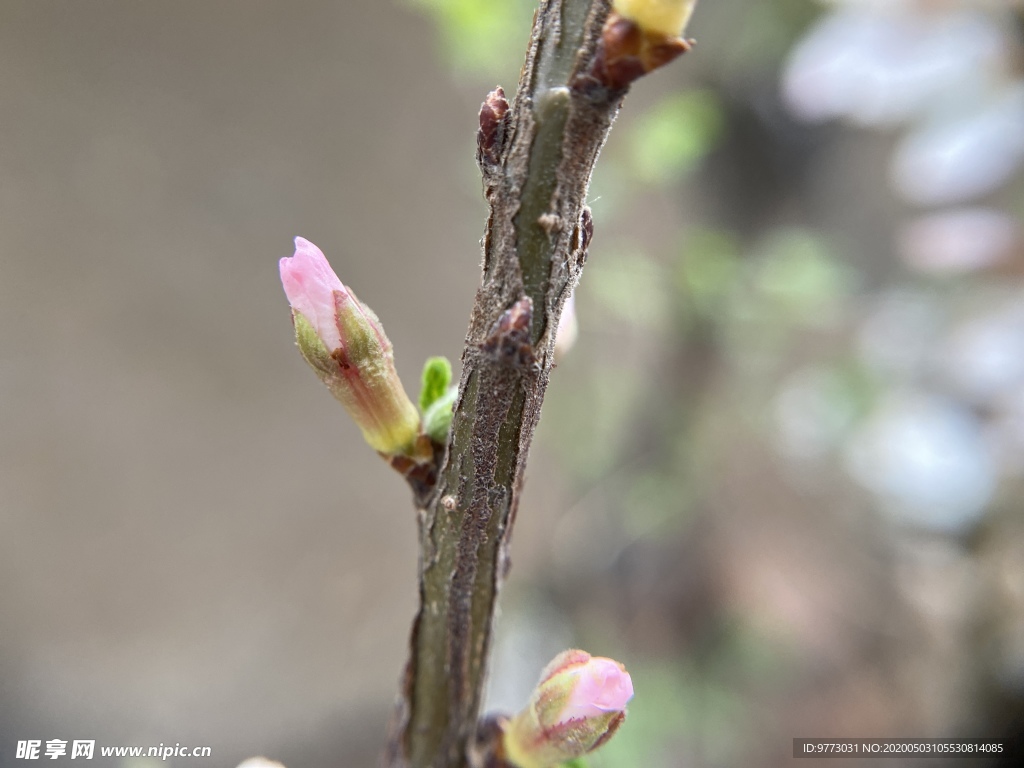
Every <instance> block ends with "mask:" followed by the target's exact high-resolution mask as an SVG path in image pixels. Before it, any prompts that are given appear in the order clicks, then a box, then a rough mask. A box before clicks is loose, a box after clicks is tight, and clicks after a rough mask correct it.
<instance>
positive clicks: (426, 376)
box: [420, 357, 452, 432]
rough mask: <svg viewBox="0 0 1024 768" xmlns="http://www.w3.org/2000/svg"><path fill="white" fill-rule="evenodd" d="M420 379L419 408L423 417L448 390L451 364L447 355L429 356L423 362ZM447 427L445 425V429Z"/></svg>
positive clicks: (450, 380)
mask: <svg viewBox="0 0 1024 768" xmlns="http://www.w3.org/2000/svg"><path fill="white" fill-rule="evenodd" d="M420 380H421V381H422V387H421V389H420V410H421V411H423V415H424V418H425V417H426V414H427V411H428V410H429V409H430V406H432V405H433V404H434V403H436V402H437V401H438V400H440V399H441V398H442V397H444V396H445V393H446V392H447V391H448V385H449V384H451V383H452V364H451V363H449V362H448V358H447V357H429V358H427V362H425V363H424V364H423V376H422V377H421V379H420ZM450 421H451V419H449V422H450ZM447 429H448V428H447V427H445V430H446V431H447ZM428 432H429V430H428Z"/></svg>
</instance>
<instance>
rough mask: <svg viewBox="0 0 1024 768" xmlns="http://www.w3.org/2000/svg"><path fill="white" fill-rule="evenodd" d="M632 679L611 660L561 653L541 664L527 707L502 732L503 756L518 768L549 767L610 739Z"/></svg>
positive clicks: (619, 721)
mask: <svg viewBox="0 0 1024 768" xmlns="http://www.w3.org/2000/svg"><path fill="white" fill-rule="evenodd" d="M631 698H633V681H632V680H631V679H630V677H629V673H628V672H626V670H625V668H624V667H623V666H622V665H621V664H619V663H618V662H617V661H613V660H612V659H606V658H601V657H594V656H591V655H590V654H589V653H587V652H586V651H579V650H569V651H563V652H562V653H560V654H559V655H558V656H556V657H555V659H554V660H553V661H552V662H551V663H550V664H549V665H548V666H547V668H546V669H545V670H544V672H543V674H542V675H541V680H540V683H538V684H537V687H536V688H535V689H534V692H533V695H532V696H531V697H530V703H529V705H528V706H527V707H526V709H524V710H523V711H522V712H520V713H519V714H517V715H516V716H515V717H513V718H512V720H510V721H509V723H508V725H507V726H506V729H505V738H504V746H505V756H506V758H507V759H508V760H509V761H510V762H511V763H513V764H514V765H516V766H518V768H551V766H556V765H559V764H561V763H564V762H566V761H569V760H574V759H575V758H577V757H581V756H582V755H585V754H587V753H588V752H590V751H592V750H594V749H596V748H597V747H599V746H601V745H602V744H603V743H604V742H605V741H607V740H608V739H609V738H611V736H612V734H613V733H614V732H615V731H616V730H617V729H618V727H619V726H620V725H621V724H622V721H623V720H624V719H625V717H626V712H625V709H626V703H627V702H628V701H629V700H630V699H631Z"/></svg>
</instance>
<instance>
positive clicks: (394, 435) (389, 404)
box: [280, 237, 420, 456]
mask: <svg viewBox="0 0 1024 768" xmlns="http://www.w3.org/2000/svg"><path fill="white" fill-rule="evenodd" d="M280 268H281V284H282V285H283V286H284V292H285V294H286V295H287V296H288V301H289V303H291V306H292V319H293V321H294V323H295V340H296V343H297V344H298V347H299V351H300V352H301V353H302V356H303V357H304V358H305V359H306V362H307V363H309V365H310V367H311V368H312V369H313V370H314V371H315V372H316V375H317V376H318V377H319V378H320V380H321V381H322V382H323V383H324V384H326V385H327V388H328V389H329V390H331V394H333V395H334V396H335V397H336V398H337V399H338V400H339V401H340V402H341V404H342V405H344V406H345V410H347V411H348V412H349V415H350V416H352V418H353V419H354V420H355V422H356V424H357V425H358V426H359V429H361V430H362V432H363V437H364V438H365V439H366V442H367V443H369V444H370V446H371V447H372V448H374V449H375V450H377V451H378V452H380V453H382V454H384V455H386V456H395V455H405V454H409V453H411V452H413V451H414V450H415V449H416V448H415V446H416V438H417V437H418V435H419V433H420V417H419V413H418V412H417V410H416V406H414V405H413V404H412V401H411V400H409V397H408V395H406V394H405V389H404V388H403V387H402V382H401V381H400V380H399V378H398V373H397V371H395V361H394V353H393V352H392V349H391V342H390V341H388V337H387V336H386V335H384V328H383V327H382V326H381V324H380V320H378V319H377V316H376V315H375V314H374V313H373V310H371V309H370V308H369V307H367V306H366V305H365V304H363V303H362V302H361V301H359V299H357V298H356V295H355V294H354V293H352V291H351V290H349V289H348V288H346V287H345V286H344V285H343V284H342V282H341V280H339V279H338V276H337V275H336V274H335V273H334V270H332V269H331V265H330V264H328V263H327V259H326V258H325V257H324V254H323V252H322V251H321V250H320V249H319V248H317V247H316V246H315V245H313V243H311V242H309V241H308V240H305V239H303V238H301V237H297V238H295V255H294V256H292V257H290V258H289V257H285V258H283V259H281V262H280Z"/></svg>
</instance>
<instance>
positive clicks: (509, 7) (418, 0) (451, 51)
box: [405, 0, 537, 82]
mask: <svg viewBox="0 0 1024 768" xmlns="http://www.w3.org/2000/svg"><path fill="white" fill-rule="evenodd" d="M405 2H407V3H408V4H410V5H412V6H415V7H418V8H421V9H423V10H424V11H426V12H428V13H429V14H430V15H431V16H432V17H433V18H434V21H435V22H436V23H437V26H438V29H439V31H440V48H441V51H442V54H443V55H444V57H445V58H446V59H447V60H448V62H449V64H450V66H452V68H453V69H454V70H455V71H456V72H459V73H460V74H461V75H463V76H474V77H475V76H479V77H482V78H485V79H486V80H488V81H495V82H497V81H499V80H502V79H505V78H508V77H510V74H511V75H514V74H516V73H517V72H518V67H519V62H518V60H519V59H520V58H521V57H522V55H523V51H525V50H526V41H527V40H528V39H529V32H530V23H531V20H532V18H533V12H534V10H535V9H536V7H537V4H536V2H534V0H405ZM506 82H508V81H507V80H506Z"/></svg>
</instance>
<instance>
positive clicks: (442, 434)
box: [423, 361, 459, 443]
mask: <svg viewBox="0 0 1024 768" xmlns="http://www.w3.org/2000/svg"><path fill="white" fill-rule="evenodd" d="M445 362H447V361H445ZM458 394H459V391H458V390H457V389H456V388H455V387H450V388H448V389H447V390H446V391H445V392H444V393H443V394H442V395H441V397H439V398H437V400H435V401H434V402H433V403H431V404H430V407H429V408H427V410H426V411H424V413H423V431H424V432H426V433H427V434H428V435H430V439H431V440H433V441H434V442H435V443H446V442H448V430H449V429H450V428H451V426H452V416H453V413H452V406H454V405H455V398H456V396H457V395H458Z"/></svg>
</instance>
